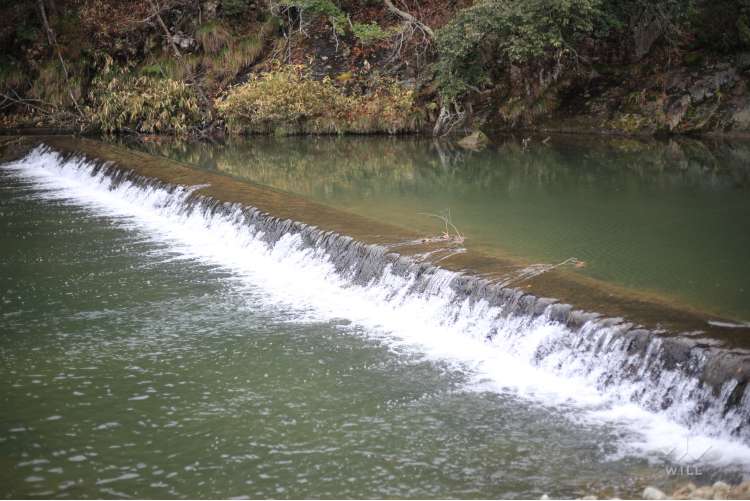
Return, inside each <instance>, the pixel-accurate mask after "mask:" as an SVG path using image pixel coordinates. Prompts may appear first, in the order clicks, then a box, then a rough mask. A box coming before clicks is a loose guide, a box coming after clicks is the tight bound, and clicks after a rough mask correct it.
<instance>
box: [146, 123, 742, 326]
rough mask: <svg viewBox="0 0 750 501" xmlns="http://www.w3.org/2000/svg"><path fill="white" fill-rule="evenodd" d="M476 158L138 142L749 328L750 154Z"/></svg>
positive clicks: (331, 144) (320, 145)
mask: <svg viewBox="0 0 750 501" xmlns="http://www.w3.org/2000/svg"><path fill="white" fill-rule="evenodd" d="M540 139H543V138H534V140H532V141H531V143H530V145H529V147H528V148H527V149H523V148H522V147H521V145H520V141H517V140H515V139H506V140H500V141H499V142H498V144H496V145H495V146H493V147H490V148H488V149H487V150H485V151H481V152H468V151H463V150H460V149H456V148H454V147H451V146H450V145H449V144H445V143H437V142H433V141H431V140H428V139H389V138H283V139H274V138H265V137H258V138H250V139H248V140H244V141H242V140H235V141H233V142H231V143H229V144H227V145H208V144H175V143H171V142H169V141H165V142H160V143H153V142H149V143H146V144H141V145H135V147H139V148H143V149H146V150H147V151H150V152H152V153H158V154H162V155H166V156H169V157H172V158H176V159H179V160H182V161H185V162H188V163H191V164H193V165H197V166H201V167H203V168H209V169H217V170H219V171H222V172H226V173H228V174H231V175H233V176H237V177H239V178H243V179H250V180H253V181H256V182H258V183H262V184H265V185H269V186H274V187H276V188H280V189H283V190H287V191H290V192H294V193H298V194H302V195H305V196H308V197H311V198H313V199H315V200H318V201H320V202H323V203H326V204H329V205H331V206H334V207H337V208H340V209H344V210H347V211H351V212H355V213H358V214H361V215H365V216H369V217H371V218H375V219H379V220H384V221H387V222H390V223H394V224H399V225H402V226H405V227H409V228H412V229H417V230H419V231H422V232H423V233H425V234H426V235H429V234H439V233H440V232H441V231H442V227H441V224H442V223H440V222H439V221H438V220H436V219H434V218H431V217H429V216H425V215H423V214H421V213H438V214H441V213H445V211H446V210H448V209H450V212H451V215H452V219H453V222H454V223H455V224H456V225H457V226H458V228H459V229H460V230H461V231H462V232H463V233H464V234H465V235H466V236H467V240H466V245H467V246H468V247H470V248H475V249H481V250H483V251H485V252H488V253H491V254H496V255H502V256H507V257H512V258H517V259H521V260H523V261H525V262H531V263H533V262H547V263H557V262H560V261H563V260H565V259H567V258H570V257H575V258H578V259H581V260H584V261H585V262H586V267H585V268H583V269H580V270H576V271H575V272H576V273H583V274H586V275H588V276H591V277H593V278H597V279H601V280H604V281H606V282H609V283H613V284H617V285H622V286H625V287H628V288H632V289H634V290H638V291H647V292H654V293H657V294H658V295H660V296H663V297H665V298H667V299H669V300H676V301H678V302H680V303H683V304H687V305H689V306H694V307H696V308H699V309H703V310H706V311H707V314H708V313H709V312H710V313H714V314H718V315H723V316H726V317H730V318H734V319H736V320H740V321H748V320H750V259H748V257H750V251H749V249H750V143H748V142H702V141H698V140H692V139H681V140H665V141H655V140H648V141H639V140H632V139H606V138H589V139H587V138H576V137H557V138H553V139H551V140H550V141H548V142H547V143H546V144H542V142H541V141H540Z"/></svg>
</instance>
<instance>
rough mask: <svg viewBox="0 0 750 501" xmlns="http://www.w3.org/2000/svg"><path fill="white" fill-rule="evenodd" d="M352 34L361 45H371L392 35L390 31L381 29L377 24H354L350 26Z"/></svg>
mask: <svg viewBox="0 0 750 501" xmlns="http://www.w3.org/2000/svg"><path fill="white" fill-rule="evenodd" d="M352 33H354V36H355V37H357V39H358V40H359V41H360V43H362V45H371V44H373V43H375V42H377V41H379V40H383V39H385V38H388V37H389V36H391V35H392V34H393V31H392V30H390V29H385V30H384V29H383V28H381V27H380V25H379V24H378V23H374V22H373V23H354V24H352Z"/></svg>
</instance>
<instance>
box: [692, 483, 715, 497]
mask: <svg viewBox="0 0 750 501" xmlns="http://www.w3.org/2000/svg"><path fill="white" fill-rule="evenodd" d="M713 498H714V490H713V489H712V488H711V487H709V486H705V487H698V488H697V489H695V490H694V491H693V492H691V493H690V496H688V499H713Z"/></svg>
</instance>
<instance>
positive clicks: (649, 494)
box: [643, 486, 667, 499]
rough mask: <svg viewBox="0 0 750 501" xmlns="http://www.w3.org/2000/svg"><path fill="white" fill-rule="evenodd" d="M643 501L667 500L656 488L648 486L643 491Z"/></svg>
mask: <svg viewBox="0 0 750 501" xmlns="http://www.w3.org/2000/svg"><path fill="white" fill-rule="evenodd" d="M643 499H667V495H666V494H664V493H663V492H662V491H660V490H659V489H657V488H656V487H651V486H648V487H646V488H645V489H643Z"/></svg>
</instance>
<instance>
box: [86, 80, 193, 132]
mask: <svg viewBox="0 0 750 501" xmlns="http://www.w3.org/2000/svg"><path fill="white" fill-rule="evenodd" d="M90 98H91V102H92V106H91V108H90V109H88V110H87V112H88V116H89V117H90V119H91V121H92V123H93V124H94V126H95V127H96V128H98V129H100V130H102V131H104V132H115V131H133V132H143V133H149V134H152V133H174V134H185V133H187V132H188V131H189V129H190V128H191V127H194V126H195V125H197V124H198V123H199V122H200V120H201V115H200V113H199V107H198V99H197V97H196V96H195V93H194V92H193V91H192V89H191V88H190V87H189V86H188V85H186V84H185V83H183V82H178V81H175V80H172V79H169V78H153V77H147V76H141V77H132V76H130V75H127V74H124V75H123V74H115V75H111V76H110V75H107V78H106V79H97V80H96V81H95V82H94V85H93V90H92V91H91V96H90Z"/></svg>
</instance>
